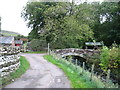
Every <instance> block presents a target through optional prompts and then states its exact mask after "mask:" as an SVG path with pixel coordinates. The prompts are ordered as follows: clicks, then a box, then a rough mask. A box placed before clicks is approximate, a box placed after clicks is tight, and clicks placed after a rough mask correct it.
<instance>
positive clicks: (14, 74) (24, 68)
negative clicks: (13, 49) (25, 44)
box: [2, 56, 30, 87]
mask: <svg viewBox="0 0 120 90" xmlns="http://www.w3.org/2000/svg"><path fill="white" fill-rule="evenodd" d="M29 67H30V64H29V62H28V61H27V59H26V58H25V57H23V56H20V67H19V69H17V70H16V71H15V72H12V73H11V74H10V75H9V76H8V77H7V78H4V79H2V85H3V87H4V86H5V85H7V84H10V83H11V82H12V81H13V79H16V78H19V77H20V76H21V75H22V74H24V73H25V72H26V71H27V69H29Z"/></svg>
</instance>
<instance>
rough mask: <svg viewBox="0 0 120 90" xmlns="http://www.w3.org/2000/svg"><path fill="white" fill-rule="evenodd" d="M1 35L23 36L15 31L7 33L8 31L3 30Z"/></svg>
mask: <svg viewBox="0 0 120 90" xmlns="http://www.w3.org/2000/svg"><path fill="white" fill-rule="evenodd" d="M1 34H2V35H4V36H17V35H21V34H19V33H17V32H13V31H6V30H1Z"/></svg>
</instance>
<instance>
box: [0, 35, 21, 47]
mask: <svg viewBox="0 0 120 90" xmlns="http://www.w3.org/2000/svg"><path fill="white" fill-rule="evenodd" d="M22 45H23V41H22V40H15V37H13V36H1V37H0V46H22Z"/></svg>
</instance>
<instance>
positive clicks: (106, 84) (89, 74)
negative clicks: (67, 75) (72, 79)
mask: <svg viewBox="0 0 120 90" xmlns="http://www.w3.org/2000/svg"><path fill="white" fill-rule="evenodd" d="M49 54H50V55H52V56H53V58H54V59H55V60H58V61H59V62H60V63H63V64H65V65H67V66H68V67H69V68H71V69H73V70H74V71H75V72H77V73H78V74H79V75H80V76H81V75H82V76H84V77H85V78H86V80H89V81H91V82H94V83H96V84H97V85H99V86H98V87H99V88H118V86H119V85H118V84H117V83H116V84H114V83H113V82H112V81H111V80H110V69H109V70H108V71H107V75H106V78H103V77H101V76H100V75H97V74H96V73H95V72H94V69H95V65H94V64H93V65H92V67H91V68H90V69H91V70H90V71H89V70H87V69H86V68H85V62H83V63H82V66H80V65H78V60H77V59H76V60H75V62H74V63H73V62H72V59H69V60H66V59H64V58H62V57H61V56H60V55H57V54H55V53H54V52H53V51H50V53H49Z"/></svg>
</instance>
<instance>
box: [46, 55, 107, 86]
mask: <svg viewBox="0 0 120 90" xmlns="http://www.w3.org/2000/svg"><path fill="white" fill-rule="evenodd" d="M44 58H45V59H46V60H48V61H49V62H51V63H53V64H55V65H57V66H58V67H59V68H61V69H62V70H63V71H64V73H65V74H66V76H67V77H68V79H69V80H70V81H71V86H72V88H104V86H105V85H104V83H103V82H101V81H100V79H98V78H95V77H94V80H92V81H90V75H91V74H90V72H88V71H85V72H84V73H82V68H81V67H77V68H76V66H75V65H73V64H71V63H69V62H67V61H63V60H57V59H55V58H54V57H53V56H51V55H44Z"/></svg>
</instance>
